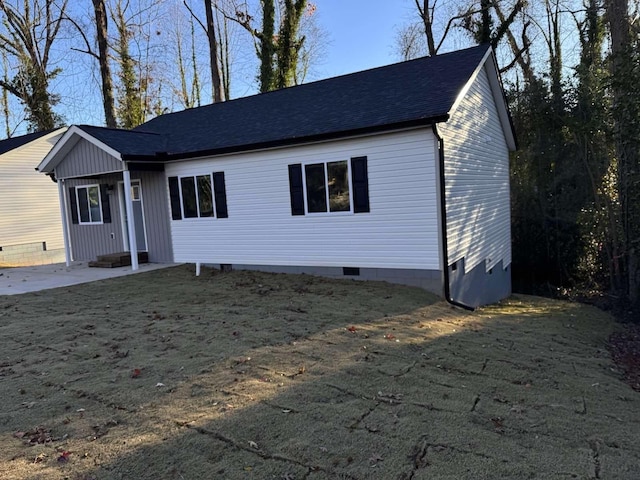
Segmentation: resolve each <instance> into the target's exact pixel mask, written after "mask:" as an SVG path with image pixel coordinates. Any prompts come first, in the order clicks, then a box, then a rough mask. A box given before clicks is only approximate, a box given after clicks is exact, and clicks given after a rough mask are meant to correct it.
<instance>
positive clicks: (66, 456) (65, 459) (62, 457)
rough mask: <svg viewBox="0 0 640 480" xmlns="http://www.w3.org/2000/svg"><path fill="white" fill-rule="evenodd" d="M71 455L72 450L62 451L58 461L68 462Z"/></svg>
mask: <svg viewBox="0 0 640 480" xmlns="http://www.w3.org/2000/svg"><path fill="white" fill-rule="evenodd" d="M69 455H71V452H66V451H65V452H62V453H61V454H60V456H59V457H58V462H60V463H66V462H68V461H69Z"/></svg>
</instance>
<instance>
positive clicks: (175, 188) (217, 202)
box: [168, 172, 229, 220]
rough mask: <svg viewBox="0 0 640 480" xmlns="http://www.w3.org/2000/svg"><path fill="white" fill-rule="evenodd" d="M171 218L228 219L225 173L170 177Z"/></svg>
mask: <svg viewBox="0 0 640 480" xmlns="http://www.w3.org/2000/svg"><path fill="white" fill-rule="evenodd" d="M168 180H169V197H170V200H171V218H172V219H173V220H181V219H182V218H206V217H214V216H215V215H216V214H215V213H214V212H217V216H218V218H227V217H228V216H229V215H228V213H227V195H226V187H225V182H224V172H214V173H213V174H208V175H195V176H187V177H169V179H168Z"/></svg>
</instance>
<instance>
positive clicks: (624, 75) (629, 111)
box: [605, 0, 640, 304]
mask: <svg viewBox="0 0 640 480" xmlns="http://www.w3.org/2000/svg"><path fill="white" fill-rule="evenodd" d="M605 3H606V9H607V10H606V11H607V21H608V24H609V32H610V35H611V60H610V67H609V68H610V73H611V78H612V82H611V90H612V94H613V123H614V143H615V155H616V159H617V167H618V172H617V173H618V175H617V180H618V195H619V199H620V212H621V219H622V228H623V236H624V239H623V251H624V260H625V261H624V264H623V268H622V271H623V275H624V278H625V284H626V285H625V287H626V288H625V290H626V292H625V293H626V294H627V295H628V296H629V299H630V300H631V302H632V303H633V304H636V303H638V301H639V296H640V292H639V289H640V285H639V284H638V282H639V278H638V277H639V272H638V269H639V268H640V262H638V251H637V249H638V248H639V247H640V205H638V203H639V202H640V191H639V190H640V160H639V153H638V148H640V132H639V129H640V127H638V125H637V119H638V116H639V115H640V112H639V109H640V105H638V103H639V100H638V94H637V74H638V66H637V62H638V59H637V58H636V57H635V55H637V54H635V55H634V49H633V45H632V36H631V23H630V19H629V14H628V12H629V2H628V0H609V1H607V2H605Z"/></svg>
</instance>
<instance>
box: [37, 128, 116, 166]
mask: <svg viewBox="0 0 640 480" xmlns="http://www.w3.org/2000/svg"><path fill="white" fill-rule="evenodd" d="M80 138H83V139H85V140H86V141H88V142H89V143H92V144H93V145H95V146H96V147H98V148H99V149H100V150H103V151H104V152H106V153H108V154H109V155H111V156H112V157H114V158H116V159H118V160H122V155H121V154H120V152H118V151H117V150H114V149H113V148H111V147H110V146H109V145H107V144H105V143H103V142H101V141H100V140H98V139H97V138H95V137H92V136H91V135H89V134H88V133H87V132H85V131H84V130H82V129H81V128H80V127H78V126H76V125H72V126H71V127H69V129H68V130H67V131H66V132H65V134H64V135H63V136H62V138H61V139H60V140H58V142H57V143H56V144H55V145H54V147H53V148H52V149H51V151H50V152H49V153H48V154H47V156H46V157H44V159H43V160H42V162H40V165H38V166H37V167H36V170H38V171H39V172H43V173H51V172H53V170H54V169H55V168H56V167H57V166H58V164H59V163H60V162H61V161H62V159H63V158H64V155H66V154H67V153H68V152H69V150H71V148H70V147H73V146H74V145H75V144H76V143H77V142H78V140H79V139H80ZM65 147H67V148H65Z"/></svg>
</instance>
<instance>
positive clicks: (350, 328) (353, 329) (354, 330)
mask: <svg viewBox="0 0 640 480" xmlns="http://www.w3.org/2000/svg"><path fill="white" fill-rule="evenodd" d="M347 330H349V331H350V332H351V333H356V327H354V326H353V325H352V326H350V327H349V328H347Z"/></svg>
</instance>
